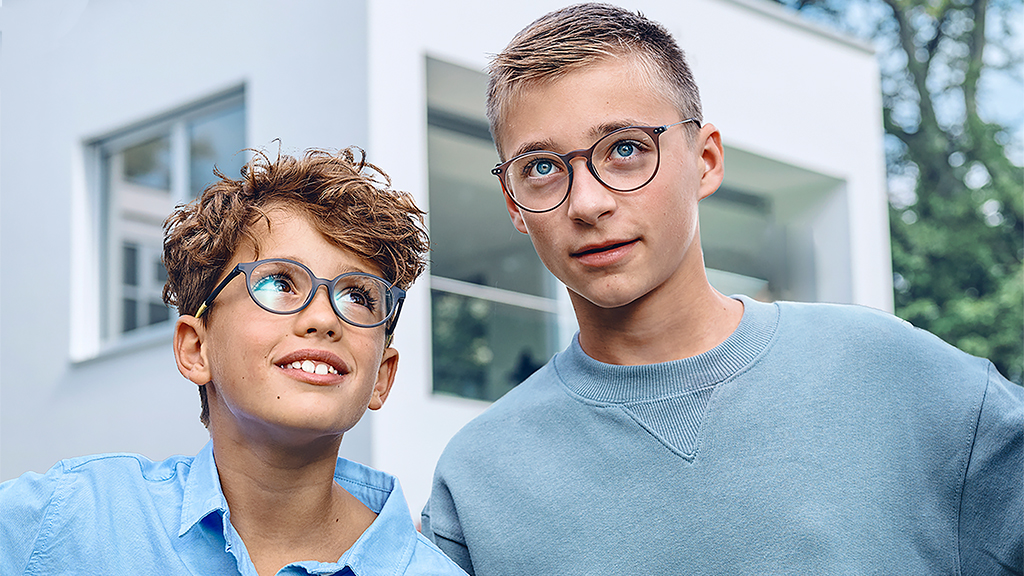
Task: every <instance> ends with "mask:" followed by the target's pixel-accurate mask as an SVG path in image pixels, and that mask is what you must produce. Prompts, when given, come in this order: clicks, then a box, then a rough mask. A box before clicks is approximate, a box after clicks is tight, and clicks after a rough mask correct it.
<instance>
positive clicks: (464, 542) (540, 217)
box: [422, 4, 1024, 576]
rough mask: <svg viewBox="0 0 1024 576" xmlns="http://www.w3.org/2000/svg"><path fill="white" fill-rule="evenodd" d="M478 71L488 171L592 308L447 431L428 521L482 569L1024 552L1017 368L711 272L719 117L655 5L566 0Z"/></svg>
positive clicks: (706, 568) (899, 564)
mask: <svg viewBox="0 0 1024 576" xmlns="http://www.w3.org/2000/svg"><path fill="white" fill-rule="evenodd" d="M489 71H490V86H489V89H488V101H487V110H488V118H489V120H490V124H491V132H492V134H493V136H494V139H495V142H496V144H497V149H498V155H499V157H500V158H501V163H500V164H499V165H498V166H497V167H496V168H495V169H494V173H495V174H496V175H497V176H498V178H499V180H500V181H501V185H502V187H503V189H504V192H505V202H506V204H507V207H508V212H509V215H510V216H511V218H512V223H513V224H514V225H515V227H516V229H518V230H519V231H520V232H522V233H525V234H529V236H530V239H531V240H532V241H533V244H534V247H535V248H536V249H537V253H538V254H539V256H540V258H541V260H542V261H543V262H544V264H545V265H546V266H547V267H548V269H550V270H551V272H552V273H553V274H554V275H555V276H556V277H557V278H558V279H559V280H561V281H562V282H563V283H564V284H565V285H566V286H567V287H568V289H569V296H570V298H571V300H572V304H573V306H574V309H575V312H576V317H577V319H578V320H579V333H578V335H577V337H576V338H575V339H574V341H573V342H572V344H571V345H570V347H569V348H568V349H567V350H565V351H563V352H561V353H559V354H557V355H556V356H555V357H554V358H553V359H552V360H551V361H550V362H549V363H548V364H547V365H546V366H544V367H543V368H541V369H540V370H539V371H538V372H537V373H535V374H534V375H533V376H532V377H531V378H529V379H528V380H527V381H526V382H524V383H523V384H521V385H520V386H518V387H517V388H516V389H514V390H513V391H511V392H509V393H508V394H507V395H506V396H505V397H504V398H502V399H500V400H499V401H497V402H496V403H495V404H494V405H493V406H492V407H491V408H490V409H489V410H488V411H487V412H485V413H484V414H483V415H481V416H480V417H479V418H477V419H476V420H475V421H473V422H472V423H470V424H469V425H467V426H466V427H465V428H464V429H463V430H462V431H461V432H459V433H458V434H457V435H456V437H455V438H454V439H453V440H452V441H451V443H450V444H449V445H448V447H447V449H446V450H445V452H444V454H443V455H442V457H441V459H440V461H439V463H438V465H437V471H436V474H435V478H434V486H433V492H432V494H431V497H430V501H429V502H428V504H427V507H426V508H425V510H424V512H423V524H422V525H423V531H424V533H426V534H428V535H429V536H430V537H431V538H432V539H433V540H434V541H435V542H436V543H437V544H438V546H440V547H441V549H442V550H444V551H445V552H447V553H448V555H449V556H451V557H452V558H453V559H454V560H455V561H456V562H458V563H459V564H460V565H461V566H462V567H463V568H464V569H465V570H466V571H467V572H469V573H470V574H474V573H475V574H477V575H480V576H483V575H491V574H644V575H651V574H673V575H676V574H769V573H771V574H777V573H787V574H788V573H792V574H893V573H899V574H1013V573H1020V570H1021V561H1022V553H1021V550H1022V546H1024V536H1022V515H1024V488H1022V486H1024V482H1022V470H1024V457H1022V454H1024V395H1022V389H1021V388H1020V387H1017V386H1014V385H1012V384H1010V383H1008V382H1007V381H1006V380H1004V379H1003V378H1002V377H1001V376H999V374H998V373H997V372H996V370H995V369H994V368H993V367H992V365H991V363H989V362H988V361H986V360H982V359H979V358H974V357H971V356H968V355H966V354H963V353H961V352H959V351H957V350H955V349H954V348H952V347H950V346H947V345H945V344H943V343H942V342H941V341H939V340H938V339H937V338H935V337H934V336H932V335H930V334H928V333H926V332H924V331H921V330H917V329H915V328H913V327H912V326H910V325H908V324H906V323H904V322H902V321H900V320H897V319H895V318H893V317H892V316H889V315H887V314H883V313H879V312H875V311H872V310H868V309H865V308H859V307H851V306H835V305H810V304H795V303H776V304H764V303H760V302H756V301H754V300H751V299H750V298H747V297H744V296H738V297H735V298H730V297H726V296H724V295H722V294H720V293H718V292H716V291H715V290H714V289H713V288H712V287H711V286H710V285H709V284H708V280H707V277H706V275H705V270H704V263H703V257H702V255H701V245H700V234H699V231H698V220H697V205H698V202H699V201H700V200H701V199H703V198H706V197H708V196H709V195H711V194H712V193H713V192H714V191H715V190H716V189H717V188H718V186H719V184H720V183H721V182H722V177H723V156H722V145H721V139H720V135H719V132H718V130H717V129H716V128H715V127H714V126H713V125H711V124H708V123H704V122H703V120H702V118H701V109H700V102H699V99H698V95H697V88H696V86H695V85H694V82H693V79H692V76H691V74H690V71H689V69H688V68H687V66H686V64H685V62H684V59H683V54H682V52H681V51H680V50H679V48H678V47H677V45H676V43H675V41H674V40H673V39H672V37H671V36H670V35H669V34H668V32H667V31H666V30H665V29H664V28H663V27H661V26H660V25H659V24H657V23H655V22H652V21H650V20H648V19H646V18H644V17H642V16H640V15H638V14H633V13H629V12H626V11H624V10H620V9H617V8H614V7H611V6H608V5H595V4H585V5H577V6H572V7H569V8H566V9H563V10H559V11H557V12H554V13H551V14H548V15H546V16H544V17H542V18H540V19H539V20H537V21H536V22H534V23H533V24H531V25H530V26H528V27H527V28H526V29H525V30H523V31H522V32H520V33H519V34H518V35H517V36H516V37H515V38H514V39H513V40H512V42H511V43H510V44H509V46H508V47H507V48H506V49H505V50H504V51H503V52H502V53H500V54H499V55H498V56H497V57H495V59H494V60H493V62H492V64H491V66H490V69H489Z"/></svg>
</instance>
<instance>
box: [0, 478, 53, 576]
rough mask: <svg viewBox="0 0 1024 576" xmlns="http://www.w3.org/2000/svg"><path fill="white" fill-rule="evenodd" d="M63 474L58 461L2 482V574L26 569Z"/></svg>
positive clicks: (0, 542)
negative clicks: (43, 471)
mask: <svg viewBox="0 0 1024 576" xmlns="http://www.w3.org/2000/svg"><path fill="white" fill-rule="evenodd" d="M62 475H63V469H62V467H61V465H60V464H57V465H56V466H54V467H53V468H51V469H50V471H49V472H47V473H46V474H37V473H35V472H26V473H25V474H23V475H22V476H21V477H20V478H16V479H14V480H8V481H7V482H4V483H3V484H0V518H3V521H2V522H0V574H5V575H6V574H22V573H24V571H25V568H26V566H27V565H28V562H29V559H30V558H31V556H32V553H33V552H34V551H35V549H36V546H37V542H38V540H39V535H40V532H41V531H42V528H43V522H44V520H45V518H46V513H47V511H48V509H49V507H50V504H51V502H52V501H53V499H54V495H55V494H56V491H57V487H58V485H59V483H60V479H61V477H62Z"/></svg>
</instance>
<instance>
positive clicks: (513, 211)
mask: <svg viewBox="0 0 1024 576" xmlns="http://www.w3.org/2000/svg"><path fill="white" fill-rule="evenodd" d="M501 196H502V197H503V198H504V199H505V208H506V209H507V210H508V216H509V218H511V219H512V225H513V226H515V227H516V230H519V231H520V232H522V233H523V234H529V233H530V231H529V230H527V229H526V222H524V221H523V212H522V210H520V208H519V206H516V203H515V202H513V201H512V198H509V195H508V194H506V193H505V191H504V189H502V191H501Z"/></svg>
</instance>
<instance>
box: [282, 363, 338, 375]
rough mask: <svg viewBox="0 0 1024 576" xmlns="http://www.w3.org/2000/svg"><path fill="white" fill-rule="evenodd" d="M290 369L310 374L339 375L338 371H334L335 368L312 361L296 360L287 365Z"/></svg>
mask: <svg viewBox="0 0 1024 576" xmlns="http://www.w3.org/2000/svg"><path fill="white" fill-rule="evenodd" d="M287 367H288V368H294V369H296V370H302V371H303V372H308V373H310V374H337V373H338V371H337V370H335V369H334V366H331V365H330V364H323V363H320V362H313V361H312V360H302V361H299V360H296V361H295V362H292V363H291V364H288V365H287Z"/></svg>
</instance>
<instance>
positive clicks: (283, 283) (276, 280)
mask: <svg viewBox="0 0 1024 576" xmlns="http://www.w3.org/2000/svg"><path fill="white" fill-rule="evenodd" d="M252 289H253V291H254V292H272V293H281V292H292V291H293V290H294V286H293V284H292V280H291V278H289V277H288V275H286V274H283V273H278V274H271V275H269V276H264V277H263V278H260V279H259V280H256V281H255V282H253V286H252Z"/></svg>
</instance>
